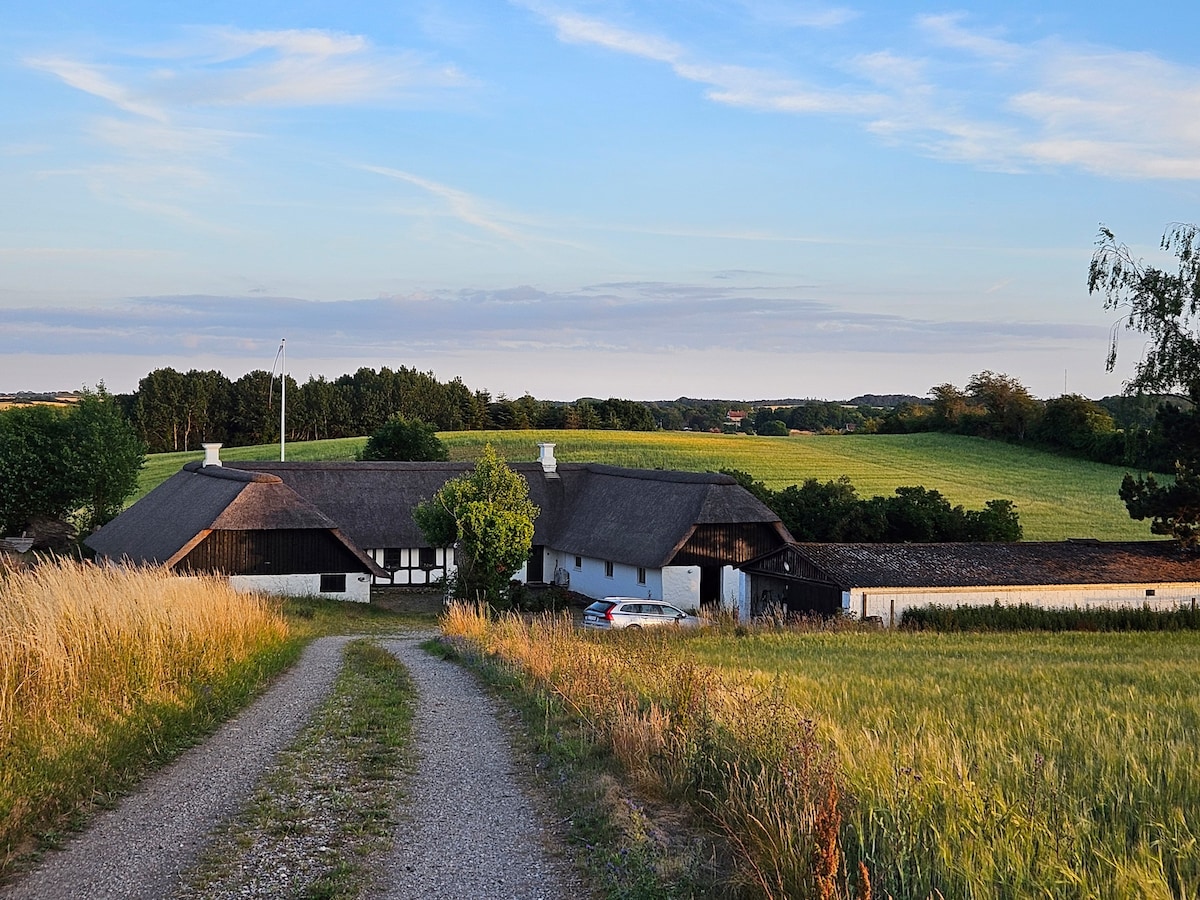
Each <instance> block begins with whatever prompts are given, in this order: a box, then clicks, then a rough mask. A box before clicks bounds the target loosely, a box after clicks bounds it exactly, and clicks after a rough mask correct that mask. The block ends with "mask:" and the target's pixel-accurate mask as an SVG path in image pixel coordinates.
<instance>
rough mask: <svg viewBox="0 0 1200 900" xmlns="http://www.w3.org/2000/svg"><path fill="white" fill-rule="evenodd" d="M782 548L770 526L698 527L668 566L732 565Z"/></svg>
mask: <svg viewBox="0 0 1200 900" xmlns="http://www.w3.org/2000/svg"><path fill="white" fill-rule="evenodd" d="M783 545H784V540H783V538H782V537H781V536H780V534H779V532H778V531H776V530H775V528H773V527H772V526H770V525H764V524H761V523H754V524H750V525H698V526H697V527H696V530H695V531H694V532H693V533H692V536H691V537H690V538H688V540H687V542H686V543H685V544H684V545H683V546H682V547H681V548H679V552H678V553H676V554H675V557H674V559H672V560H671V563H670V564H671V565H673V566H712V565H718V566H734V565H737V564H738V563H744V562H745V561H746V560H748V559H753V558H754V557H756V556H761V555H762V554H764V553H770V552H771V551H772V550H777V549H779V548H780V547H782V546H783Z"/></svg>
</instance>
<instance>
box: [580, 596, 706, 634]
mask: <svg viewBox="0 0 1200 900" xmlns="http://www.w3.org/2000/svg"><path fill="white" fill-rule="evenodd" d="M701 624H702V620H701V619H699V618H698V617H696V616H692V615H688V614H687V613H686V612H684V611H683V610H682V609H679V608H678V607H677V606H672V605H671V604H670V603H664V602H663V601H662V600H642V599H639V598H638V597H605V598H604V599H603V600H597V601H596V602H595V603H593V604H592V605H591V606H589V607H588V608H587V609H585V610H584V611H583V627H584V628H595V629H599V630H608V629H612V628H643V627H650V626H654V625H679V626H682V627H684V628H695V627H697V626H698V625H701Z"/></svg>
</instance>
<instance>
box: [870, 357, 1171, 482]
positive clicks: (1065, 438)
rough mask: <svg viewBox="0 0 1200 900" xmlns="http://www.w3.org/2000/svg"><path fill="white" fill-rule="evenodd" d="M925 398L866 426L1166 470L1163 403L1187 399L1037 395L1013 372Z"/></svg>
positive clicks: (936, 389) (980, 377)
mask: <svg viewBox="0 0 1200 900" xmlns="http://www.w3.org/2000/svg"><path fill="white" fill-rule="evenodd" d="M929 394H930V398H929V399H928V400H925V401H919V402H911V401H910V402H905V403H901V404H900V405H899V406H897V407H896V408H895V409H893V410H891V411H890V412H888V413H886V414H885V415H884V416H882V417H881V418H879V419H878V420H877V421H875V422H871V423H869V425H868V427H867V429H866V430H869V431H874V432H877V433H880V434H910V433H914V432H921V431H939V432H945V433H948V434H963V435H970V436H973V437H982V438H989V439H992V440H999V441H1007V442H1010V443H1016V444H1027V445H1030V446H1034V447H1038V448H1040V449H1046V450H1051V451H1054V452H1058V453H1062V454H1065V455H1068V456H1074V457H1078V458H1081V459H1089V460H1092V461H1093V462H1102V463H1108V464H1109V465H1115V466H1130V467H1134V468H1138V469H1142V470H1144V471H1155V472H1170V471H1172V470H1173V467H1174V460H1175V453H1174V448H1173V447H1172V444H1171V440H1170V438H1169V436H1168V435H1167V433H1166V430H1165V428H1164V415H1168V414H1169V413H1164V412H1163V410H1164V409H1170V410H1174V411H1178V410H1179V409H1180V408H1182V407H1186V408H1190V407H1191V403H1190V402H1189V401H1187V400H1185V399H1183V398H1181V397H1174V396H1170V395H1164V394H1157V395H1141V396H1122V397H1106V398H1104V399H1103V400H1100V401H1095V400H1089V399H1088V398H1087V397H1082V396H1080V395H1079V394H1064V395H1063V396H1061V397H1054V398H1052V399H1049V400H1038V399H1037V398H1035V397H1034V396H1033V395H1032V394H1031V393H1030V392H1029V390H1028V389H1027V388H1026V387H1025V386H1024V385H1023V384H1021V382H1020V381H1019V380H1017V379H1016V378H1013V377H1011V376H1009V375H1004V374H1000V373H996V372H990V371H985V372H980V373H978V374H976V375H974V376H972V377H971V379H970V380H969V381H968V382H967V384H966V387H965V388H959V387H957V386H955V385H953V384H950V383H944V384H938V385H934V386H933V387H932V388H930V389H929Z"/></svg>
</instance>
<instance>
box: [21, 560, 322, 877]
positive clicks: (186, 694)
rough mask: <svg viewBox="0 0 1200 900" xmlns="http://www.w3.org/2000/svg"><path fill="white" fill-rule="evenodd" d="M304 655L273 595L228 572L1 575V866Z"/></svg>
mask: <svg viewBox="0 0 1200 900" xmlns="http://www.w3.org/2000/svg"><path fill="white" fill-rule="evenodd" d="M297 652H298V644H297V643H296V642H295V641H291V640H289V638H288V628H287V625H286V624H285V622H284V621H283V619H281V618H280V617H279V615H278V614H277V613H276V612H275V611H273V608H272V607H271V606H269V605H268V603H267V601H265V600H264V599H263V598H260V597H257V596H251V595H246V594H240V593H237V592H235V591H233V590H232V589H231V588H230V587H229V586H228V583H227V582H226V581H225V580H224V579H220V578H211V577H196V578H181V577H178V576H175V575H170V574H168V573H166V572H164V571H159V570H112V569H102V568H99V567H96V566H91V565H81V564H77V563H71V562H57V563H49V562H45V563H42V564H41V565H39V566H38V567H37V568H35V569H28V570H24V571H16V572H8V573H4V572H0V760H3V765H2V766H0V875H2V874H4V872H5V871H6V870H7V869H8V868H9V867H10V866H11V865H12V864H13V863H14V861H15V860H17V859H18V858H20V857H21V856H23V855H25V854H27V853H28V852H30V851H31V850H33V849H34V848H35V847H36V844H37V839H38V836H39V835H45V834H48V833H49V834H53V833H54V832H55V831H57V830H58V829H60V828H61V827H63V826H64V824H69V823H70V822H71V821H72V820H73V818H74V817H75V816H76V815H77V814H78V811H79V810H80V809H81V808H82V807H86V806H87V805H88V804H90V803H94V802H97V801H102V800H103V798H104V797H106V796H110V795H111V794H113V793H114V792H119V791H120V790H121V789H122V788H123V787H125V786H127V785H128V784H130V783H131V782H132V781H133V780H134V779H135V778H136V777H137V776H138V775H139V774H140V773H141V772H142V771H144V770H145V768H146V767H147V765H149V764H152V763H153V762H161V761H163V760H165V759H167V758H170V756H171V755H173V754H174V753H175V752H177V751H178V750H179V749H180V748H181V747H182V746H186V745H187V744H188V743H189V742H190V741H192V740H194V738H195V736H196V735H198V734H202V733H204V732H205V731H206V730H207V729H208V728H211V727H212V726H214V725H215V724H216V723H217V722H219V721H220V720H221V719H222V718H223V717H224V716H225V715H227V714H228V713H229V712H230V711H232V710H233V709H235V708H236V707H237V706H238V705H239V704H240V703H241V702H243V701H244V700H245V698H246V697H247V696H249V694H250V693H252V692H253V691H254V690H256V689H257V688H258V687H259V686H260V685H261V684H262V682H263V680H264V679H265V678H266V677H267V676H268V675H270V674H271V673H273V672H275V671H278V670H280V669H281V668H283V667H284V666H285V665H286V664H287V663H288V662H290V661H291V660H292V659H294V657H295V654H296V653H297Z"/></svg>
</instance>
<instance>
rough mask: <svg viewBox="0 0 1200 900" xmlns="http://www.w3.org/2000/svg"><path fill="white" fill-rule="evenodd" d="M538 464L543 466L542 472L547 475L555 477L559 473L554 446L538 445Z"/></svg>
mask: <svg viewBox="0 0 1200 900" xmlns="http://www.w3.org/2000/svg"><path fill="white" fill-rule="evenodd" d="M538 462H540V463H541V464H542V471H543V472H545V473H546V474H547V475H553V474H554V473H555V472H557V471H558V460H557V459H555V458H554V445H553V444H538Z"/></svg>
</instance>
